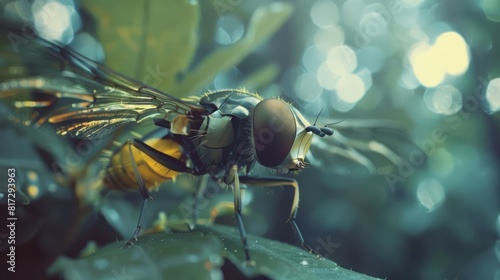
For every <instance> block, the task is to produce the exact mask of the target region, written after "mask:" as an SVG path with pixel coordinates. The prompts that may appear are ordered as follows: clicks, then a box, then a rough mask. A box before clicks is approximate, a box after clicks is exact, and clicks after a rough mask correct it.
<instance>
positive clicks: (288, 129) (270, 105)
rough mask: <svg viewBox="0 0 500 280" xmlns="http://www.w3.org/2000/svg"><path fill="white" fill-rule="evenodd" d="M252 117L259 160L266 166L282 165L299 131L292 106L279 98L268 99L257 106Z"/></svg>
mask: <svg viewBox="0 0 500 280" xmlns="http://www.w3.org/2000/svg"><path fill="white" fill-rule="evenodd" d="M252 118H253V119H252V132H253V140H254V145H255V155H256V156H257V161H258V162H259V163H260V164H262V165H264V166H266V167H275V166H278V165H280V164H281V163H283V162H284V161H285V159H286V157H287V155H288V153H289V152H290V150H291V149H292V146H293V142H294V141H295V135H296V131H297V128H296V124H295V117H294V115H293V112H292V110H291V109H290V106H289V105H288V104H286V103H285V102H284V101H282V100H279V99H266V100H264V101H261V102H260V103H259V104H257V106H255V109H254V112H253V117H252Z"/></svg>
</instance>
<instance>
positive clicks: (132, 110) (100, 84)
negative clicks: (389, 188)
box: [0, 24, 394, 264]
mask: <svg viewBox="0 0 500 280" xmlns="http://www.w3.org/2000/svg"><path fill="white" fill-rule="evenodd" d="M23 28H26V27H23ZM3 29H4V30H3V31H4V33H5V31H7V34H9V35H11V36H12V35H13V34H14V35H16V36H18V37H19V38H23V40H21V41H19V44H17V45H15V46H13V45H11V46H7V47H6V48H5V47H4V49H2V50H1V53H2V54H3V53H12V50H11V49H9V48H13V47H15V48H19V49H20V50H21V52H20V53H21V55H19V56H23V55H24V57H22V58H23V60H24V63H26V64H27V65H28V67H26V68H27V69H28V70H29V69H30V68H29V65H30V63H33V61H34V60H36V59H46V60H47V61H49V62H50V67H51V68H54V69H56V71H52V72H50V71H46V70H45V69H44V70H43V71H41V72H40V73H32V74H31V73H29V75H26V76H25V77H21V78H14V79H10V80H5V81H1V83H0V98H1V99H4V101H5V102H9V101H11V102H10V104H11V105H12V106H13V107H14V108H16V109H19V110H23V109H27V110H29V111H30V112H31V115H30V117H29V119H30V122H31V123H32V124H34V125H35V126H39V125H42V124H45V123H48V124H50V125H51V126H52V127H54V128H55V130H56V132H57V134H60V135H66V136H69V137H75V138H83V139H100V138H104V137H107V136H110V135H113V134H114V133H115V132H116V131H117V130H118V129H121V128H123V127H124V126H126V125H127V124H134V123H135V124H142V123H147V122H148V121H149V122H153V123H154V129H152V132H151V133H150V134H148V135H146V136H144V137H143V138H141V139H136V138H131V139H129V140H128V141H127V142H126V143H123V145H122V146H121V148H119V149H118V150H117V151H115V152H114V154H113V155H112V156H111V159H110V162H109V164H108V166H107V168H106V170H105V172H104V174H105V175H104V178H103V182H104V185H106V186H107V187H108V188H111V189H120V190H134V189H136V188H138V189H139V191H140V193H141V195H142V198H143V202H142V207H141V212H140V215H139V219H138V222H137V227H136V230H135V232H134V233H133V235H132V237H131V238H130V240H129V241H128V242H127V244H129V245H131V244H133V242H134V241H135V240H137V238H138V236H139V234H140V233H141V230H142V228H143V217H144V215H145V209H146V207H147V204H148V201H149V199H150V198H151V196H150V190H151V189H152V188H154V187H156V186H157V185H158V184H159V183H161V182H164V181H167V180H170V179H172V178H174V177H175V176H176V175H177V174H180V173H189V174H192V175H195V176H209V177H210V178H211V179H212V180H214V181H216V182H218V183H221V184H225V185H228V186H231V188H232V190H233V192H234V211H235V216H236V223H237V227H238V229H239V234H240V237H241V241H242V244H243V248H244V253H245V258H246V263H247V264H252V260H251V257H250V254H249V248H248V245H247V235H246V231H245V227H244V223H243V219H242V215H241V211H242V206H241V194H242V193H241V188H242V186H241V185H242V184H245V185H247V186H291V187H293V189H294V198H293V203H292V207H291V210H290V214H289V219H288V223H289V224H290V225H291V227H292V229H293V231H294V233H295V234H296V236H297V237H298V239H299V242H300V244H301V245H302V247H304V248H305V249H306V250H307V251H309V252H313V250H312V248H311V247H310V246H308V245H307V244H306V243H305V241H304V238H303V237H302V234H301V232H300V230H299V227H298V226H297V224H296V222H295V219H296V216H297V211H298V205H299V185H298V183H297V181H296V180H294V179H291V178H286V177H258V176H251V175H249V172H250V171H251V170H252V168H253V167H254V165H256V164H260V165H262V166H264V167H267V168H271V169H275V170H277V171H278V172H280V173H287V172H290V171H298V170H301V169H304V168H305V167H306V166H307V163H306V162H305V157H306V155H307V154H308V151H309V149H310V148H311V143H312V141H313V138H314V137H320V138H323V137H330V136H332V135H333V134H334V131H333V130H332V128H329V127H328V125H325V126H321V127H320V126H317V125H316V122H315V123H314V124H310V123H309V122H308V121H307V120H306V118H305V117H304V116H303V115H302V114H301V113H300V112H299V111H298V110H297V109H296V108H294V107H293V106H292V105H290V104H288V103H287V102H285V101H283V100H281V99H263V98H262V97H260V96H259V95H257V94H254V93H250V92H247V91H245V90H237V89H227V90H218V91H214V92H208V93H206V94H205V95H204V96H202V97H199V98H189V99H181V98H177V97H174V96H171V95H169V94H166V93H164V92H162V91H160V90H157V89H155V88H152V87H150V86H147V85H145V84H143V83H140V82H138V81H135V80H132V79H129V78H127V77H125V76H123V75H121V74H119V73H117V72H115V71H113V70H110V69H108V68H106V67H105V66H103V65H101V64H99V63H97V62H94V61H92V60H91V59H89V58H87V57H85V56H83V55H81V54H79V53H77V52H75V51H73V50H71V49H69V48H67V47H64V46H61V45H59V44H58V43H55V42H50V41H47V40H44V39H42V38H39V37H37V36H30V37H26V36H23V34H26V33H28V34H34V33H33V32H32V31H29V32H26V30H25V29H21V28H20V27H17V26H12V25H11V27H8V26H7V25H6V24H3ZM31 59H33V60H31ZM44 63H46V61H44ZM47 68H49V67H47ZM316 120H317V118H316ZM330 138H333V137H330ZM338 144H339V145H338V146H337V150H336V152H334V153H337V154H339V155H342V156H344V157H346V158H349V159H351V160H354V161H357V162H359V163H361V164H362V165H365V166H367V167H369V162H368V160H367V159H366V158H364V157H363V156H362V155H361V154H360V153H358V152H357V151H356V149H354V148H351V147H347V145H345V144H342V142H341V141H339V142H338ZM379 147H384V148H385V146H382V145H381V144H379ZM366 149H370V148H366ZM372 150H373V149H372ZM378 152H379V154H381V155H383V156H385V157H387V158H389V159H390V160H391V161H394V158H393V154H392V152H391V151H390V150H389V149H379V151H378ZM202 191H203V187H199V189H198V192H202ZM197 197H199V195H195V198H197ZM195 203H196V201H195ZM194 219H195V220H196V216H195V217H194Z"/></svg>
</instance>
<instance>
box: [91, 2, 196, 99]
mask: <svg viewBox="0 0 500 280" xmlns="http://www.w3.org/2000/svg"><path fill="white" fill-rule="evenodd" d="M82 3H83V6H84V8H85V9H87V10H88V11H89V12H90V13H91V14H92V15H93V16H94V17H95V19H96V21H97V27H98V34H99V39H100V40H101V42H102V44H103V46H104V49H105V52H106V61H105V64H106V65H107V66H108V67H110V68H112V69H114V70H116V71H118V72H120V73H123V74H125V75H128V76H130V77H133V78H135V79H137V80H139V81H141V82H143V83H146V84H148V85H150V86H153V87H157V88H161V89H162V90H164V91H167V92H168V91H169V89H170V88H171V87H172V85H173V83H174V81H175V77H176V75H177V74H178V73H182V72H184V71H185V70H186V69H187V67H188V66H189V65H190V63H191V60H192V59H193V56H194V53H195V51H196V48H197V47H198V35H197V31H198V25H199V21H200V12H199V5H198V3H197V2H196V1H190V0H167V1H165V0H149V1H135V2H134V1H133V2H127V3H126V4H124V3H123V2H122V1H99V0H88V1H83V2H82ZM130 15H134V16H132V17H131V16H130Z"/></svg>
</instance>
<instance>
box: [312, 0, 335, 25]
mask: <svg viewBox="0 0 500 280" xmlns="http://www.w3.org/2000/svg"><path fill="white" fill-rule="evenodd" d="M310 15H311V20H312V22H313V23H314V24H316V26H318V27H321V28H327V27H330V26H333V25H335V24H336V23H337V21H338V20H339V8H338V7H337V5H336V4H335V3H334V2H333V1H331V0H319V1H316V2H314V4H313V6H312V8H311V12H310Z"/></svg>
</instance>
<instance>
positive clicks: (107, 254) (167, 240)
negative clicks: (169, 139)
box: [49, 225, 376, 280]
mask: <svg viewBox="0 0 500 280" xmlns="http://www.w3.org/2000/svg"><path fill="white" fill-rule="evenodd" d="M248 240H249V248H250V254H251V256H252V259H253V260H255V262H256V266H254V267H246V266H243V265H242V263H243V261H244V254H243V250H242V244H241V241H240V237H239V234H238V231H237V230H236V229H235V228H234V227H228V226H220V225H210V226H201V225H199V226H197V228H196V229H195V230H194V231H191V232H185V233H154V234H148V235H145V236H143V237H141V238H139V240H138V241H137V242H136V244H135V246H133V247H131V248H128V249H122V246H123V244H124V243H123V242H119V243H114V244H111V245H108V246H106V247H104V248H102V249H100V250H98V251H97V252H95V253H94V254H92V255H90V256H88V257H84V258H80V259H76V260H71V259H68V258H65V257H63V258H60V259H58V260H57V261H56V263H54V265H53V266H52V267H51V268H50V270H49V272H50V273H51V274H55V273H62V274H63V275H64V277H65V279H93V280H97V279H113V277H115V278H118V279H121V278H119V277H123V279H222V275H223V273H224V269H222V270H221V266H222V264H223V260H224V259H228V260H229V261H231V262H232V263H233V264H234V265H235V266H236V267H237V268H238V269H239V270H240V271H241V273H242V274H243V275H246V276H247V277H254V276H257V275H264V276H267V277H269V278H270V279H290V280H294V279H295V280H301V279H328V280H332V279H344V280H346V279H352V280H370V279H371V280H374V279H376V278H372V277H369V276H366V275H363V274H359V273H356V272H353V271H350V270H347V269H344V268H341V267H339V266H338V265H337V264H335V263H334V262H332V261H330V260H327V259H322V258H318V257H316V256H315V255H313V254H310V253H307V252H305V251H304V250H302V249H300V248H298V247H296V246H293V245H290V244H285V243H281V242H276V241H271V240H268V239H265V238H261V237H256V236H253V235H249V236H248ZM126 277H129V278H126Z"/></svg>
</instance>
